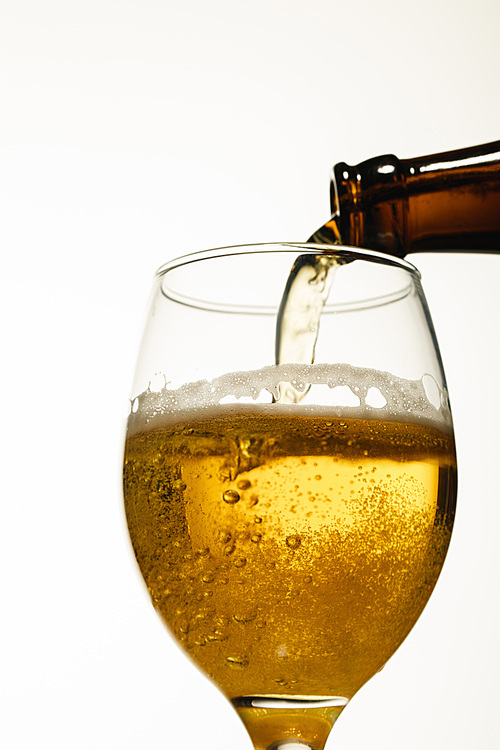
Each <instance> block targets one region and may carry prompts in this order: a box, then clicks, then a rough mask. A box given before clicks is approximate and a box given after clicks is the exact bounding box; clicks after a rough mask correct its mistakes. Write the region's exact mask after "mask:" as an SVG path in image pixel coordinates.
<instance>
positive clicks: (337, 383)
mask: <svg viewBox="0 0 500 750" xmlns="http://www.w3.org/2000/svg"><path fill="white" fill-rule="evenodd" d="M280 383H285V384H288V383H290V384H292V386H293V387H294V388H295V389H297V390H298V391H302V390H305V389H307V387H308V386H310V389H309V391H308V393H307V397H306V398H304V400H303V401H301V402H300V403H299V404H278V403H275V402H276V401H277V400H278V398H279V395H280ZM243 407H244V408H245V409H247V410H248V409H254V410H255V411H262V410H263V409H266V410H268V409H273V410H276V412H278V410H279V412H280V413H285V412H286V413H288V412H290V413H294V414H299V413H300V414H310V413H311V411H312V410H314V411H315V412H316V413H318V414H319V413H322V414H329V415H331V416H339V417H342V416H345V417H358V418H359V417H362V418H366V419H381V420H391V421H405V422H412V423H427V424H432V425H434V426H437V427H441V428H443V427H450V426H451V414H450V409H449V403H448V394H447V392H446V391H445V390H444V389H442V388H441V387H440V386H439V385H438V383H437V382H436V380H435V379H434V378H433V377H432V376H431V375H429V374H425V375H424V376H423V377H422V378H421V379H420V380H405V379H403V378H399V377H396V376H395V375H392V374H391V373H389V372H380V371H377V370H370V369H364V368H359V367H353V366H352V365H346V364H333V365H332V364H313V365H303V364H286V365H270V366H268V367H263V368H262V369H260V370H251V371H248V372H233V373H227V374H225V375H221V376H220V377H218V378H215V379H214V380H210V381H208V380H199V381H197V382H194V383H188V384H186V385H183V386H181V387H180V388H177V389H171V388H169V387H168V382H166V385H165V386H164V387H163V388H162V389H161V390H158V391H153V390H151V389H148V390H147V391H145V392H144V393H142V394H141V395H140V396H137V397H136V398H135V399H134V400H133V401H132V408H131V413H130V415H129V429H132V430H134V431H135V430H137V429H143V428H144V427H145V426H146V425H147V424H149V423H150V422H151V420H155V421H156V420H157V419H158V418H162V421H163V420H165V419H166V420H167V421H177V420H179V419H183V417H182V416H181V414H182V413H186V412H189V413H190V414H191V417H192V416H193V415H194V412H196V413H197V415H198V416H201V414H202V413H203V412H205V411H206V410H210V411H213V409H214V408H217V409H218V410H220V409H232V410H234V409H240V408H243Z"/></svg>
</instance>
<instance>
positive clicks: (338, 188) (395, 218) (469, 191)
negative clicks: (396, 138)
mask: <svg viewBox="0 0 500 750" xmlns="http://www.w3.org/2000/svg"><path fill="white" fill-rule="evenodd" d="M331 208H332V220H331V221H329V222H327V224H326V225H325V226H324V227H322V228H321V229H320V230H318V232H316V233H315V234H314V235H313V236H312V237H311V241H315V242H332V241H337V242H341V243H342V244H343V245H352V246H354V247H364V248H368V249H372V250H378V251H380V252H384V253H389V254H391V255H396V256H398V257H400V258H403V257H404V256H405V255H407V254H408V253H414V252H425V251H439V252H446V251H458V252H460V251H466V252H467V251H468V252H473V251H478V252H494V253H495V252H496V253H500V141H494V142H493V143H487V144H484V145H482V146H473V147H471V148H465V149H460V150H458V151H447V152H444V153H439V154H431V155H429V156H421V157H418V158H414V159H398V158H397V157H396V156H393V155H386V156H378V157H375V158H373V159H368V160H367V161H363V162H361V163H360V164H358V165H357V166H349V165H348V164H345V163H344V162H341V163H339V164H336V165H335V167H334V168H333V175H332V181H331Z"/></svg>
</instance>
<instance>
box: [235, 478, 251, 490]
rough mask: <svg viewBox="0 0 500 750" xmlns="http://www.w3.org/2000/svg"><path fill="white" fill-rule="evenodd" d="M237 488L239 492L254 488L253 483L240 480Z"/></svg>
mask: <svg viewBox="0 0 500 750" xmlns="http://www.w3.org/2000/svg"><path fill="white" fill-rule="evenodd" d="M236 486H237V488H238V489H239V490H248V489H250V487H251V486H252V483H251V482H249V481H248V479H240V481H239V482H238V484H237V485H236Z"/></svg>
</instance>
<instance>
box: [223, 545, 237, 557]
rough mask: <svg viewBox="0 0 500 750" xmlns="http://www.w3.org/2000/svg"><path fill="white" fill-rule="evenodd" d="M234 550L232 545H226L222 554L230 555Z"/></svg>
mask: <svg viewBox="0 0 500 750" xmlns="http://www.w3.org/2000/svg"><path fill="white" fill-rule="evenodd" d="M234 549H235V547H234V544H226V546H225V547H224V554H225V555H232V554H233V552H234Z"/></svg>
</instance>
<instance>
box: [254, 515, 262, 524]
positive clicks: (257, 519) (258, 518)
mask: <svg viewBox="0 0 500 750" xmlns="http://www.w3.org/2000/svg"><path fill="white" fill-rule="evenodd" d="M253 522H254V523H262V518H261V517H260V516H255V518H254V519H253Z"/></svg>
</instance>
